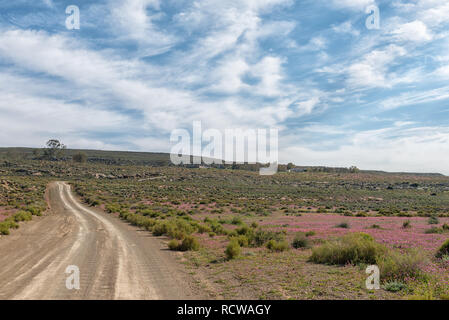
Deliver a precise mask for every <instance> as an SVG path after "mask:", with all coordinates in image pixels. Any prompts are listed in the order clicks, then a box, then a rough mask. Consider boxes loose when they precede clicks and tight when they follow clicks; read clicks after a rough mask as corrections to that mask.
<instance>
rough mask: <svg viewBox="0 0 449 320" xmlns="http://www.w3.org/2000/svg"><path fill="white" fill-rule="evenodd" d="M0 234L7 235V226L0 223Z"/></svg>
mask: <svg viewBox="0 0 449 320" xmlns="http://www.w3.org/2000/svg"><path fill="white" fill-rule="evenodd" d="M0 234H2V235H5V236H6V235H8V234H9V225H7V224H5V223H3V222H0Z"/></svg>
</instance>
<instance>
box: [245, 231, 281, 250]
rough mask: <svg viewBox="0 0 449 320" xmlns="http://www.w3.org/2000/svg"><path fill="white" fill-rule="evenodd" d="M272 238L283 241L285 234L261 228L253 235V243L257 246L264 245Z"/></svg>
mask: <svg viewBox="0 0 449 320" xmlns="http://www.w3.org/2000/svg"><path fill="white" fill-rule="evenodd" d="M270 240H275V241H283V240H284V235H283V234H282V233H280V232H273V231H265V230H261V229H259V230H257V231H256V232H255V233H254V234H253V235H252V238H251V245H253V246H255V247H262V246H263V245H265V244H266V243H267V242H268V241H270Z"/></svg>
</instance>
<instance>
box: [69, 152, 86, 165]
mask: <svg viewBox="0 0 449 320" xmlns="http://www.w3.org/2000/svg"><path fill="white" fill-rule="evenodd" d="M72 160H73V161H74V162H78V163H84V162H86V161H87V155H86V154H85V153H84V152H78V153H77V154H74V155H73V157H72Z"/></svg>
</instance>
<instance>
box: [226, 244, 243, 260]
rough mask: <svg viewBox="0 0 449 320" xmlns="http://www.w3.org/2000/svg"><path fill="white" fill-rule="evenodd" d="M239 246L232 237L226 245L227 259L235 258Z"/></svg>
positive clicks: (238, 253)
mask: <svg viewBox="0 0 449 320" xmlns="http://www.w3.org/2000/svg"><path fill="white" fill-rule="evenodd" d="M240 252H241V248H240V245H239V243H238V241H237V240H235V239H232V240H231V241H230V242H229V244H228V246H227V247H226V250H225V254H226V258H227V259H228V260H232V259H235V258H237V257H238V256H239V255H240Z"/></svg>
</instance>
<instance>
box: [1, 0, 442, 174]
mask: <svg viewBox="0 0 449 320" xmlns="http://www.w3.org/2000/svg"><path fill="white" fill-rule="evenodd" d="M69 5H76V6H77V7H78V8H79V10H80V28H79V29H73V30H69V29H67V27H66V19H67V17H68V16H69V14H67V13H66V8H67V7H68V6H69ZM373 5H375V6H376V7H377V8H378V9H379V19H380V24H379V28H378V29H376V28H373V27H372V26H373V25H367V22H366V21H367V19H368V20H369V21H371V20H372V17H373V13H374V12H373V11H372V10H368V11H367V8H368V7H371V6H373ZM370 19H371V20H370ZM448 80H449V1H447V0H410V1H405V0H388V1H383V0H376V1H375V0H304V1H300V0H296V1H295V0H246V1H244V0H240V1H238V0H226V1H225V0H207V1H202V0H198V1H185V0H99V1H92V0H90V1H86V0H70V1H57V0H33V1H31V0H27V1H26V0H15V1H10V0H0V146H4V147H8V146H24V147H42V146H44V144H45V142H46V141H47V140H48V139H50V138H57V139H60V140H61V141H62V142H63V143H65V144H66V145H67V146H68V147H69V148H85V149H102V150H133V151H145V152H153V151H155V152H169V151H170V148H171V147H172V144H171V143H170V140H169V139H170V134H171V132H173V130H175V129H180V128H181V129H183V128H184V129H187V130H191V129H192V123H193V122H194V121H201V123H202V127H203V129H208V128H211V129H218V130H225V129H226V128H252V129H263V128H276V129H278V130H279V144H278V145H279V160H280V162H281V163H287V162H293V163H295V164H297V165H326V166H339V167H349V166H352V165H355V166H357V167H359V168H361V169H375V170H386V171H413V172H440V173H443V174H446V175H449V165H448V159H449V81H448Z"/></svg>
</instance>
